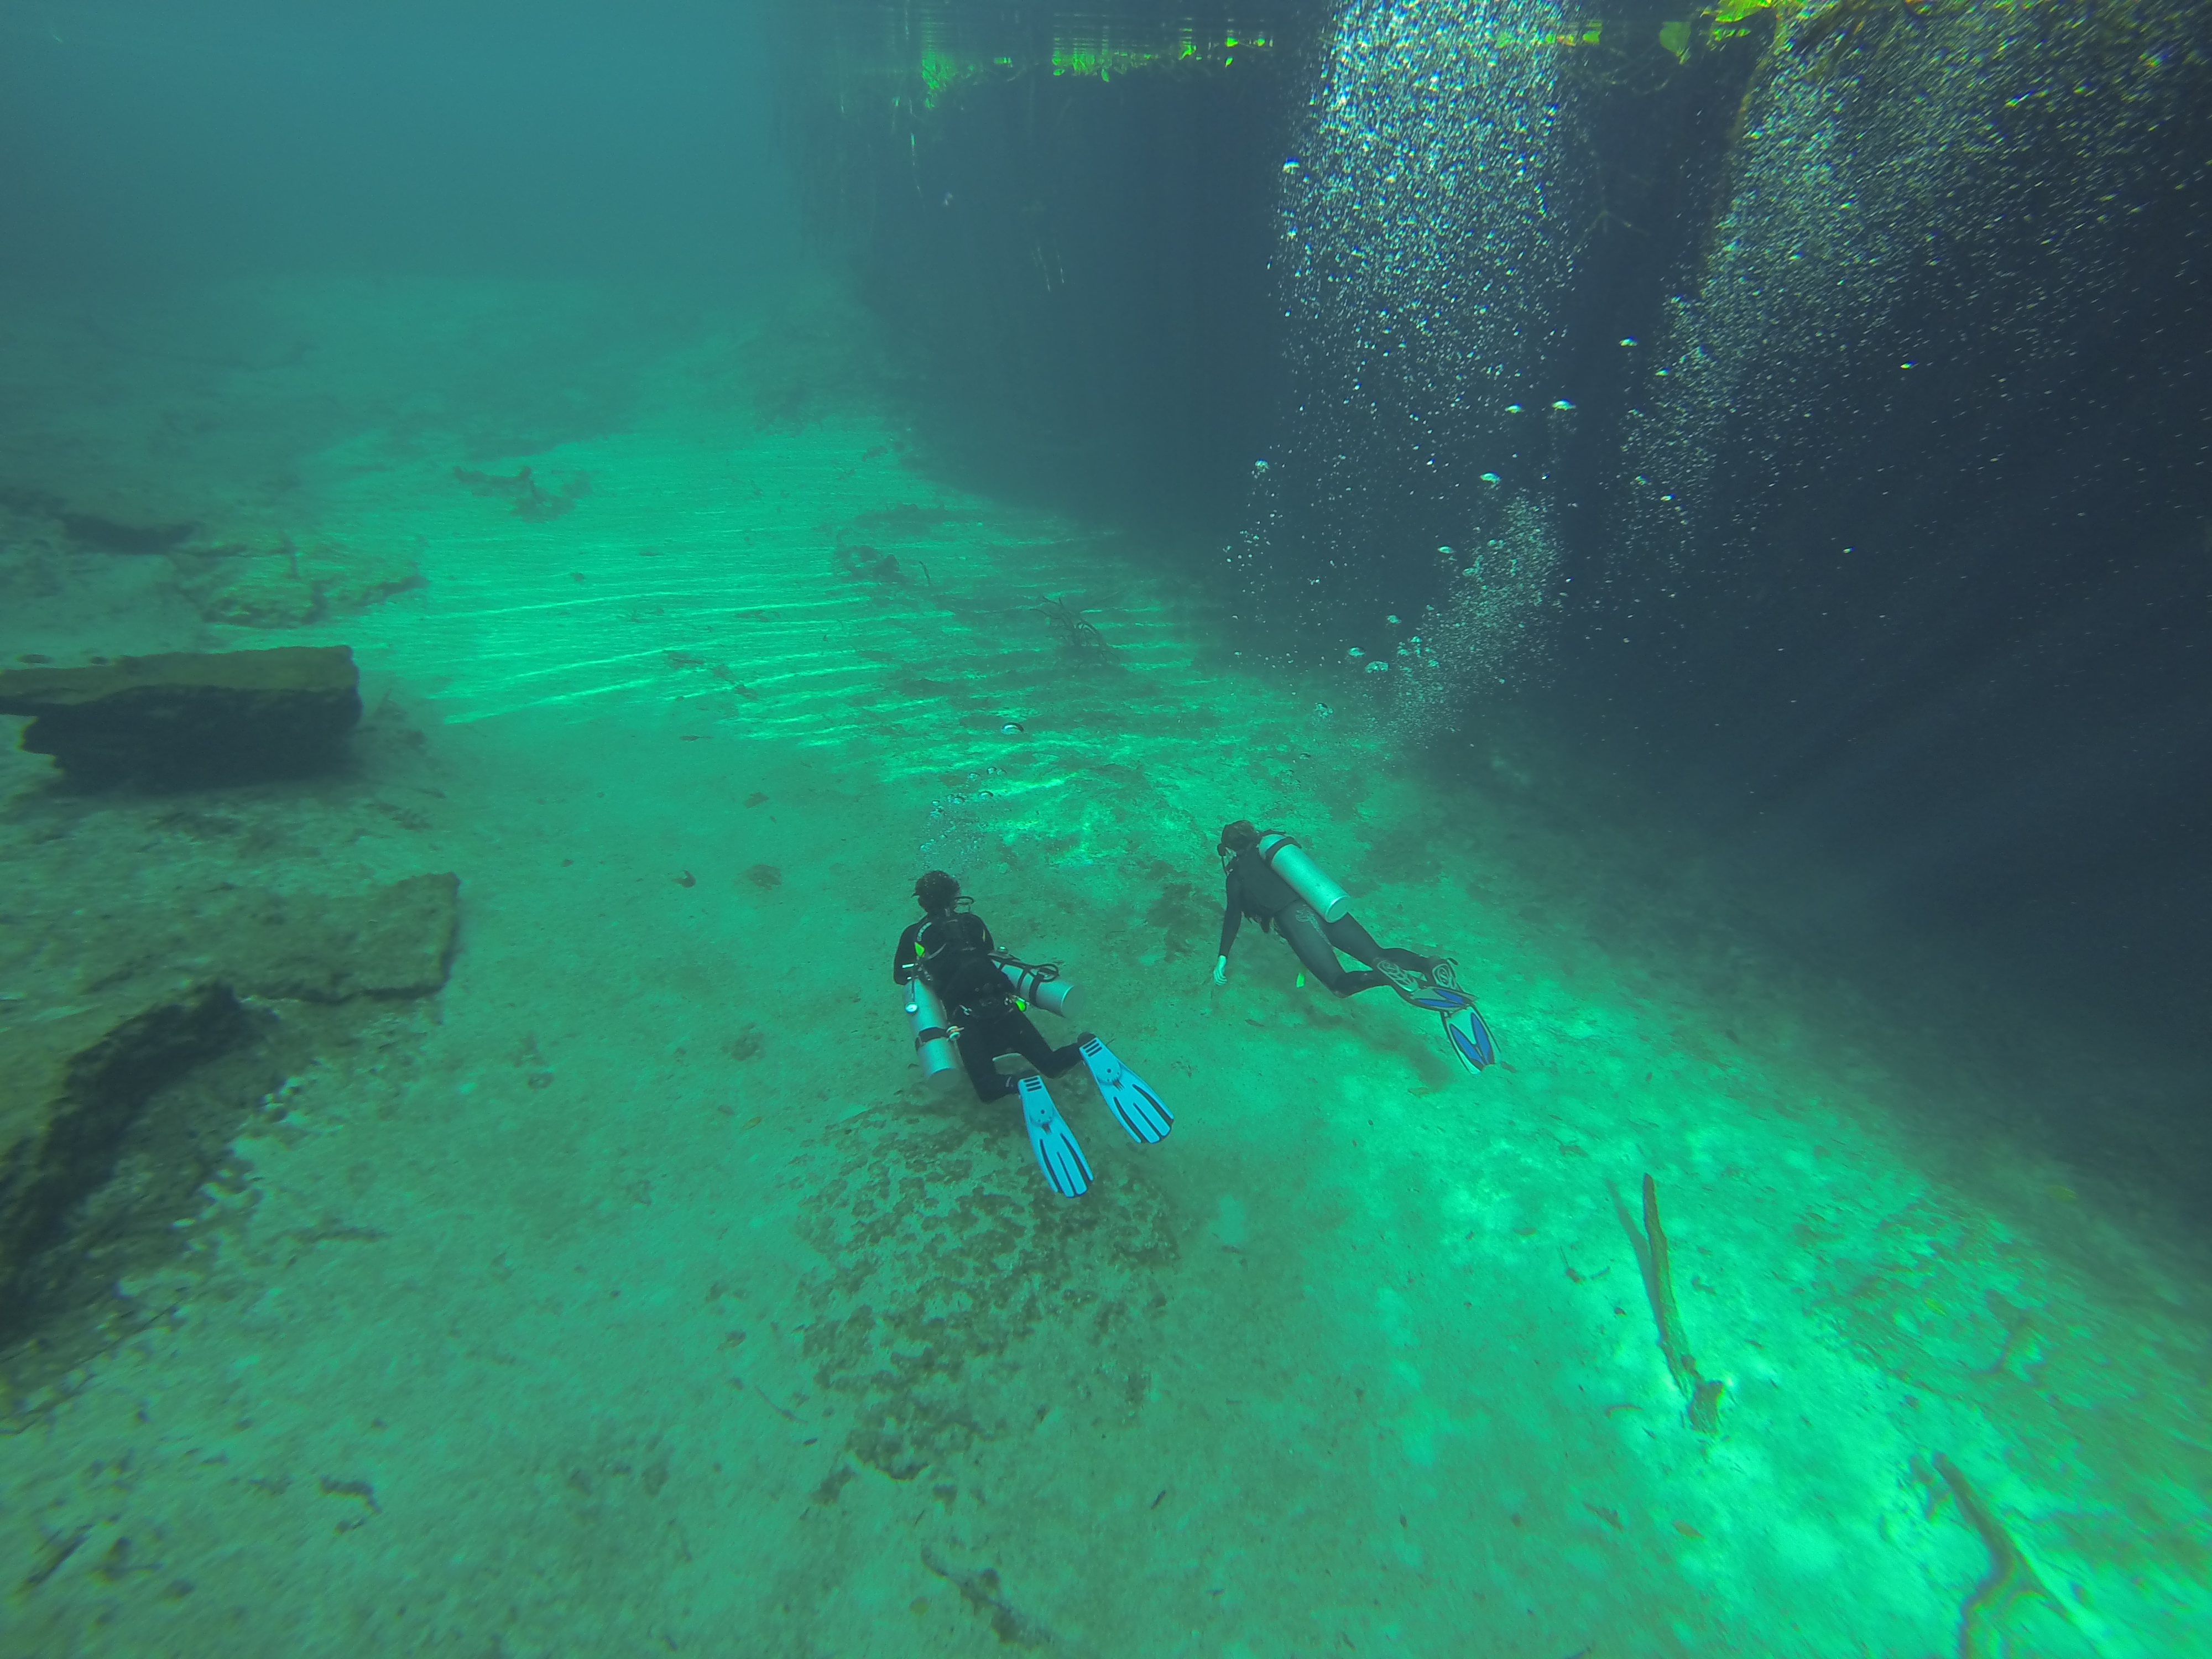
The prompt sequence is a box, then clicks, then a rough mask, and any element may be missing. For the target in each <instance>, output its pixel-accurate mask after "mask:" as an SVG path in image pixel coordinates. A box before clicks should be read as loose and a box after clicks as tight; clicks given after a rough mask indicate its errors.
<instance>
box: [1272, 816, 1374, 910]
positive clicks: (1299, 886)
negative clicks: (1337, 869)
mask: <svg viewBox="0 0 2212 1659" xmlns="http://www.w3.org/2000/svg"><path fill="white" fill-rule="evenodd" d="M1252 850H1253V851H1254V852H1255V853H1257V854H1259V855H1260V859H1261V862H1262V863H1264V864H1265V865H1266V866H1267V867H1268V868H1269V869H1270V870H1273V872H1275V873H1276V874H1277V875H1279V876H1280V877H1281V878H1283V879H1284V880H1285V881H1286V882H1288V883H1289V884H1290V887H1291V891H1292V892H1293V893H1296V894H1297V896H1299V897H1300V898H1302V899H1304V901H1305V902H1307V903H1308V904H1310V905H1312V906H1313V908H1315V909H1316V910H1317V911H1319V912H1320V913H1321V919H1322V921H1343V920H1344V919H1345V917H1346V916H1347V915H1351V914H1352V895H1351V894H1349V893H1347V892H1346V891H1345V890H1344V889H1342V888H1341V887H1340V886H1338V885H1337V884H1335V883H1334V881H1332V880H1330V879H1329V877H1328V872H1327V871H1326V870H1323V869H1322V867H1321V866H1319V865H1318V864H1316V863H1315V862H1314V861H1313V860H1311V859H1310V858H1308V857H1307V856H1306V850H1305V848H1303V847H1301V846H1299V845H1298V844H1297V842H1295V841H1292V840H1291V838H1290V837H1289V836H1286V835H1285V834H1284V833H1283V832H1282V831H1281V830H1279V829H1269V830H1266V831H1264V832H1262V834H1261V836H1260V844H1259V845H1258V846H1257V847H1255V848H1253V849H1252Z"/></svg>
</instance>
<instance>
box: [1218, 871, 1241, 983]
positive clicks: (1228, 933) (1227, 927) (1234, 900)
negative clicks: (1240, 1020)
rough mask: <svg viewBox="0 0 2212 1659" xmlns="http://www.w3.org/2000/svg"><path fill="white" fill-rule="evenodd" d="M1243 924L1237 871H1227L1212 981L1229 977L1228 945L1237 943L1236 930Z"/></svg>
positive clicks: (1222, 980) (1224, 981) (1220, 981)
mask: <svg viewBox="0 0 2212 1659" xmlns="http://www.w3.org/2000/svg"><path fill="white" fill-rule="evenodd" d="M1243 925H1244V899H1243V895H1242V894H1241V893H1239V892H1238V891H1237V872H1236V871H1234V870H1231V872H1229V897H1228V902H1227V903H1226V904H1225V906H1224V907H1223V908H1222V912H1221V951H1220V954H1219V955H1218V956H1217V957H1215V958H1214V961H1213V982H1214V983H1215V984H1216V985H1223V984H1226V983H1227V982H1228V979H1229V947H1230V946H1231V945H1234V944H1236V943H1237V929H1238V928H1239V927H1243Z"/></svg>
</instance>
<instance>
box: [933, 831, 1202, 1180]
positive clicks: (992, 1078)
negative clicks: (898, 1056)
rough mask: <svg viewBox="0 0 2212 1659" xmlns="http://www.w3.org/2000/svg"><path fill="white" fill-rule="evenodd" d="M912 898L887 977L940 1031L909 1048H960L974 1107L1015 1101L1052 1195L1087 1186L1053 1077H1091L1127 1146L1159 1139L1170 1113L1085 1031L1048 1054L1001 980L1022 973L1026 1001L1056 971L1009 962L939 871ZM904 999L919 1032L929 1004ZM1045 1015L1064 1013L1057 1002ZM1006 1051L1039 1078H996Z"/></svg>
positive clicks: (1087, 1167)
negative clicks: (946, 1042) (911, 988)
mask: <svg viewBox="0 0 2212 1659" xmlns="http://www.w3.org/2000/svg"><path fill="white" fill-rule="evenodd" d="M914 896H915V898H916V899H917V900H919V901H920V902H921V908H922V913H923V914H922V919H921V921H917V922H915V924H914V925H913V926H912V927H908V929H907V930H906V932H904V933H901V934H900V935H899V942H898V949H897V950H896V951H895V952H894V953H893V954H892V957H891V978H892V979H893V980H894V981H896V982H897V983H898V984H901V985H908V984H912V983H913V982H914V981H916V980H919V981H921V985H922V986H926V987H927V988H928V990H929V991H930V992H931V993H932V994H933V1005H934V1004H941V1005H942V1007H941V1008H938V1007H936V1006H932V1012H930V1014H929V1015H927V1018H941V1019H942V1020H943V1022H944V1027H945V1029H944V1030H943V1031H941V1032H933V1033H924V1032H921V1031H920V1030H917V1035H916V1042H917V1044H919V1043H920V1042H921V1041H922V1040H924V1037H925V1036H927V1038H928V1040H930V1041H936V1040H937V1039H938V1038H939V1037H942V1036H951V1038H952V1040H953V1041H954V1042H957V1044H958V1045H959V1048H960V1060H961V1063H962V1064H963V1066H966V1067H967V1070H968V1080H969V1082H971V1083H973V1084H974V1085H975V1093H976V1095H977V1097H979V1098H981V1099H983V1100H1002V1099H1004V1098H1005V1097H1007V1096H1008V1095H1015V1096H1018V1097H1020V1102H1021V1109H1022V1123H1023V1126H1024V1127H1025V1128H1026V1129H1027V1130H1028V1132H1029V1137H1030V1150H1031V1151H1032V1152H1035V1153H1036V1160H1037V1167H1038V1168H1040V1169H1042V1170H1043V1171H1044V1173H1045V1178H1046V1179H1047V1180H1048V1181H1049V1182H1052V1185H1053V1189H1054V1191H1056V1192H1058V1193H1059V1194H1060V1195H1061V1196H1062V1197H1064V1198H1078V1197H1080V1196H1081V1195H1082V1194H1083V1193H1084V1192H1085V1190H1086V1189H1088V1188H1089V1187H1090V1185H1091V1164H1090V1162H1089V1160H1088V1159H1086V1158H1085V1157H1084V1155H1083V1148H1082V1146H1079V1144H1078V1143H1077V1141H1076V1139H1075V1132H1074V1131H1073V1130H1072V1129H1070V1128H1069V1127H1067V1120H1066V1119H1065V1118H1063V1117H1062V1116H1060V1109H1059V1107H1057V1106H1055V1105H1054V1103H1053V1099H1052V1091H1050V1090H1048V1089H1047V1088H1046V1087H1045V1084H1044V1079H1045V1078H1048V1077H1059V1076H1060V1074H1061V1073H1065V1072H1066V1071H1069V1070H1071V1069H1072V1068H1073V1066H1074V1065H1075V1062H1076V1061H1077V1060H1081V1061H1082V1062H1083V1063H1084V1064H1085V1066H1089V1067H1090V1068H1091V1081H1092V1082H1093V1083H1095V1084H1097V1085H1098V1097H1099V1098H1100V1099H1101V1100H1103V1102H1105V1103H1106V1109H1108V1110H1109V1111H1110V1112H1111V1113H1113V1115H1114V1117H1115V1121H1117V1122H1119V1123H1120V1124H1121V1127H1123V1128H1124V1129H1126V1130H1127V1131H1128V1132H1129V1139H1132V1140H1134V1141H1137V1142H1139V1143H1140V1144H1141V1145H1144V1146H1152V1145H1153V1144H1155V1143H1157V1142H1158V1141H1161V1140H1164V1139H1166V1138H1167V1133H1168V1131H1169V1130H1170V1128H1171V1127H1174V1124H1175V1114H1174V1113H1172V1112H1170V1110H1168V1109H1167V1107H1166V1106H1165V1105H1164V1104H1163V1103H1161V1100H1160V1097H1158V1095H1156V1094H1154V1093H1153V1092H1152V1089H1151V1087H1150V1085H1147V1084H1146V1082H1145V1080H1144V1079H1142V1078H1140V1077H1139V1076H1138V1075H1137V1074H1136V1073H1134V1072H1132V1071H1131V1070H1130V1069H1129V1068H1128V1067H1127V1066H1124V1065H1123V1064H1122V1063H1121V1060H1120V1058H1119V1057H1118V1056H1117V1055H1115V1053H1114V1051H1113V1050H1112V1049H1111V1048H1108V1047H1107V1046H1106V1045H1105V1044H1104V1043H1103V1042H1100V1041H1099V1040H1098V1038H1097V1036H1096V1035H1095V1034H1093V1033H1091V1032H1090V1031H1085V1032H1084V1033H1083V1034H1082V1035H1081V1036H1078V1037H1077V1038H1076V1039H1075V1041H1074V1042H1071V1043H1069V1044H1067V1045H1066V1047H1065V1048H1054V1047H1053V1046H1052V1045H1051V1044H1049V1043H1048V1042H1046V1041H1045V1040H1044V1036H1043V1034H1042V1032H1040V1031H1039V1030H1037V1028H1036V1026H1035V1025H1033V1024H1030V1017H1029V1016H1028V1015H1027V1014H1025V1013H1024V1012H1022V1009H1023V1006H1024V1005H1023V1003H1022V1000H1021V999H1020V997H1018V995H1016V994H1015V991H1014V987H1013V986H1012V983H1011V982H1009V981H1008V980H1007V978H1006V974H1007V972H1008V971H1009V969H1015V970H1020V971H1023V972H1024V984H1025V985H1026V986H1029V987H1032V988H1030V992H1029V994H1030V995H1032V996H1041V995H1042V994H1041V993H1040V992H1038V991H1037V990H1036V989H1035V988H1033V987H1035V986H1036V984H1038V983H1040V982H1042V981H1048V980H1049V979H1050V978H1051V977H1052V976H1053V975H1056V974H1057V973H1058V971H1059V969H1057V968H1054V967H1045V968H1042V969H1040V968H1037V967H1036V966H1035V965H1034V964H1031V963H1014V962H1012V958H1010V957H1007V956H1006V954H1005V953H1004V952H1003V951H1000V949H999V947H998V945H997V944H996V943H995V942H994V940H993V939H992V938H991V930H990V929H989V928H988V927H985V926H984V925H983V919H982V918H981V916H978V915H975V914H974V913H973V912H971V911H969V910H966V909H963V908H962V906H963V905H964V904H965V903H966V902H967V901H966V900H964V899H963V898H962V897H961V896H960V884H959V883H958V882H957V881H956V880H954V879H953V878H951V876H949V875H947V874H945V872H944V871H942V870H932V871H930V872H928V873H927V874H926V875H924V876H923V877H922V878H921V880H919V881H917V882H915V884H914ZM912 997H913V1000H912V1001H911V1002H910V1003H909V1005H908V1013H909V1014H914V1015H916V1017H917V1025H918V1026H919V1024H920V1022H921V1018H923V1016H921V1015H920V1013H919V1011H920V1010H921V1007H922V1006H923V1005H924V1003H925V1002H926V1001H929V1000H930V999H925V998H924V997H923V996H922V995H921V992H920V989H919V988H917V989H916V991H915V992H914V993H912ZM1045 1006H1047V1007H1056V1008H1060V1009H1065V1008H1066V1006H1067V1002H1066V994H1065V993H1064V992H1063V993H1062V994H1061V995H1060V997H1058V998H1057V999H1056V1000H1054V1001H1050V1002H1047V1003H1046V1004H1045ZM1009 1049H1011V1050H1012V1052H1014V1053H1015V1054H1019V1055H1021V1056H1022V1058H1023V1059H1024V1060H1028V1061H1029V1063H1030V1065H1032V1066H1036V1069H1037V1071H1038V1072H1040V1073H1043V1076H1042V1077H1040V1076H1037V1075H1036V1074H1034V1073H1032V1074H1031V1075H1030V1076H1027V1077H1002V1076H1000V1073H999V1068H998V1065H997V1060H998V1056H999V1055H1000V1054H1003V1053H1005V1052H1006V1051H1007V1050H1009Z"/></svg>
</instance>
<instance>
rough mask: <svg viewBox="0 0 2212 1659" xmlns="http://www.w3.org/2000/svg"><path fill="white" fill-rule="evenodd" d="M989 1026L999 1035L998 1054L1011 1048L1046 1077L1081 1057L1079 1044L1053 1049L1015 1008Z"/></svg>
mask: <svg viewBox="0 0 2212 1659" xmlns="http://www.w3.org/2000/svg"><path fill="white" fill-rule="evenodd" d="M992 1029H993V1030H994V1031H995V1032H996V1033H997V1035H998V1042H999V1052H1000V1054H1005V1053H1006V1052H1008V1051H1009V1050H1011V1051H1012V1052H1013V1053H1015V1054H1019V1055H1020V1056H1021V1057H1022V1058H1023V1059H1024V1060H1027V1061H1029V1063H1030V1065H1032V1066H1036V1068H1037V1070H1039V1071H1040V1072H1042V1073H1044V1074H1045V1075H1046V1076H1047V1077H1058V1076H1060V1074H1061V1073H1064V1072H1066V1070H1067V1069H1068V1068H1069V1067H1070V1066H1073V1065H1074V1064H1075V1062H1076V1061H1077V1060H1081V1059H1082V1058H1083V1049H1082V1046H1081V1045H1080V1044H1079V1043H1075V1042H1071V1043H1069V1044H1067V1045H1066V1047H1065V1048H1054V1047H1053V1046H1052V1045H1051V1044H1050V1043H1049V1042H1046V1041H1045V1040H1044V1033H1043V1032H1042V1031H1040V1030H1037V1028H1036V1021H1035V1020H1033V1019H1031V1018H1030V1017H1029V1016H1028V1015H1027V1014H1024V1013H1022V1012H1019V1011H1018V1010H1017V1011H1016V1012H1012V1013H1010V1014H1007V1015H1006V1016H1004V1017H1003V1018H1000V1019H999V1020H997V1021H995V1022H994V1024H993V1027H992Z"/></svg>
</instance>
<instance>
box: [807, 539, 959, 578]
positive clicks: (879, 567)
mask: <svg viewBox="0 0 2212 1659" xmlns="http://www.w3.org/2000/svg"><path fill="white" fill-rule="evenodd" d="M830 562H831V563H832V564H834V565H835V566H836V568H837V570H838V572H839V574H842V575H847V576H852V577H855V578H857V579H859V580H861V581H871V582H890V583H893V584H895V585H896V586H900V587H910V586H913V584H912V583H910V582H909V581H908V580H907V579H906V572H904V571H903V570H901V569H900V568H899V562H898V555H897V554H896V553H885V552H884V551H883V550H880V549H878V548H873V547H867V546H864V545H856V546H852V547H841V548H839V549H838V550H837V551H836V554H835V555H834V556H832V558H831V561H830ZM931 585H932V586H935V584H934V583H933V584H931Z"/></svg>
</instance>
